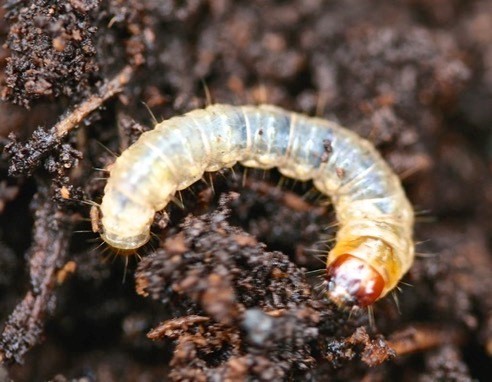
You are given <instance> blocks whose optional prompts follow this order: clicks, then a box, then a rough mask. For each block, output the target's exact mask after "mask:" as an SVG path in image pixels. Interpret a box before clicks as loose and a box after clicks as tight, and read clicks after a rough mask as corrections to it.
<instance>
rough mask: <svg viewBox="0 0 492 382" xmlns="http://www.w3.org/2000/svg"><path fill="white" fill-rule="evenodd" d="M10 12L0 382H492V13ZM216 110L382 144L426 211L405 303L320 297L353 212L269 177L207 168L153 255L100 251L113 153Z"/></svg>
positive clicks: (357, 6)
mask: <svg viewBox="0 0 492 382" xmlns="http://www.w3.org/2000/svg"><path fill="white" fill-rule="evenodd" d="M3 5H4V7H3V8H2V10H1V11H0V13H1V16H2V18H1V20H0V35H1V36H2V38H3V42H4V44H3V45H2V47H1V48H0V65H1V68H2V70H1V72H0V81H1V83H2V91H1V95H2V97H3V102H2V104H0V140H1V145H2V147H3V159H2V161H1V162H0V176H1V179H0V269H2V272H1V274H0V322H1V323H2V324H1V326H0V330H1V332H2V334H1V337H0V360H1V362H2V364H1V366H0V381H3V380H9V379H12V380H15V381H44V380H53V381H60V382H61V381H68V380H76V381H93V380H94V381H160V380H166V379H169V380H173V381H185V380H186V381H190V380H193V381H194V380H198V381H206V380H211V381H219V380H230V381H236V380H268V381H283V380H312V381H338V380H354V381H355V380H363V381H383V380H395V379H398V380H401V381H416V380H417V381H435V380H443V381H471V380H483V381H485V380H488V379H490V375H492V362H491V357H492V295H491V293H490V291H491V290H492V256H491V245H492V240H491V233H492V198H491V196H490V195H492V177H491V170H492V136H491V133H490V126H492V108H491V107H490V105H491V102H492V16H491V15H492V1H490V0H471V1H470V0H467V1H465V0H462V1H460V0H439V1H433V2H429V1H425V0H398V1H394V0H384V1H383V0H380V1H371V2H361V1H358V0H345V1H330V2H326V1H322V0H291V1H281V0H277V1H268V2H266V1H261V0H253V1H242V0H240V1H232V0H207V1H206V0H184V1H177V0H169V1H158V0H145V1H139V0H67V1H61V0H43V1H38V2H29V1H25V0H6V1H5V2H4V3H3ZM211 102H223V103H230V104H245V103H253V104H258V103H262V102H267V103H271V104H275V105H279V106H282V107H284V108H286V109H290V110H295V111H297V112H302V113H305V114H309V115H317V116H320V117H324V118H328V119H332V120H336V121H338V122H339V123H341V124H342V125H344V126H347V127H349V128H351V129H353V130H354V131H356V132H358V133H359V134H360V135H362V136H364V137H367V138H368V139H369V140H371V141H372V142H373V143H374V144H375V145H376V146H377V147H378V149H380V151H381V152H382V153H383V155H384V157H385V158H386V159H387V161H388V162H389V163H390V165H391V166H392V167H393V168H394V169H395V171H396V172H397V173H398V174H400V175H401V178H402V182H403V185H404V187H405V189H406V191H407V194H408V196H409V199H410V200H411V201H412V203H413V204H414V206H415V209H416V212H417V224H416V232H415V240H416V242H417V253H418V256H417V258H416V260H415V263H414V266H413V267H412V269H411V270H410V272H409V273H408V274H407V275H406V276H405V278H404V280H403V281H402V283H401V285H400V288H399V290H398V291H397V292H396V293H395V295H394V298H392V297H391V296H388V297H386V298H384V299H382V300H381V301H378V302H377V303H376V304H375V305H374V306H373V309H372V310H370V311H366V310H362V309H359V310H350V311H349V310H347V309H343V308H340V307H337V306H336V305H334V304H332V303H330V302H329V301H327V300H326V299H325V298H324V297H323V295H322V293H320V292H319V288H318V287H319V285H320V283H321V281H322V280H323V268H324V265H323V261H324V257H325V256H326V252H327V250H328V249H329V247H330V245H331V242H332V239H333V237H334V234H335V232H336V217H335V216H334V214H333V211H332V209H331V207H330V206H329V205H328V204H327V203H325V202H326V200H324V198H323V197H322V196H321V195H320V194H319V193H316V192H315V191H313V190H312V185H311V184H300V183H299V182H295V181H293V180H286V179H284V178H282V177H281V176H280V175H279V174H278V173H277V172H275V171H270V172H267V173H265V172H263V171H254V170H248V171H246V170H245V169H244V168H241V167H240V166H237V167H235V168H234V169H233V170H234V171H230V170H227V171H226V170H224V171H220V172H218V173H215V174H211V175H210V177H208V176H207V177H206V179H204V181H203V182H199V183H197V184H195V185H194V186H192V187H191V188H190V190H187V191H185V192H183V193H182V194H181V195H180V198H181V200H180V201H179V202H177V203H175V205H172V206H170V207H169V208H168V209H167V211H166V212H167V213H158V214H157V216H156V219H155V224H154V226H153V232H154V234H155V235H154V236H155V237H154V238H153V240H152V241H151V243H150V244H149V245H147V246H146V247H144V248H143V249H142V250H140V251H139V253H138V256H124V254H117V253H115V252H114V251H112V250H111V249H109V248H106V247H105V246H104V245H101V240H100V239H99V237H98V235H97V234H96V233H94V232H93V227H91V223H90V221H89V217H90V216H93V213H94V209H93V210H92V212H91V204H93V202H95V203H97V202H99V201H100V200H101V197H102V194H103V188H104V184H105V177H106V176H107V172H106V171H105V169H106V168H107V167H108V166H109V165H110V164H111V163H112V162H113V161H114V158H115V155H117V154H118V153H120V152H121V151H123V150H124V149H125V148H127V147H128V146H129V145H130V144H131V143H132V142H134V141H135V140H136V139H137V138H138V136H139V135H140V134H141V133H142V132H143V131H146V130H148V129H151V128H152V126H153V124H154V122H153V120H154V118H156V119H158V120H161V119H164V118H168V117H170V116H173V115H177V114H182V113H184V112H186V111H189V110H192V109H194V108H197V107H203V106H205V105H206V104H208V103H211ZM91 214H92V215H91ZM95 228H97V227H95ZM140 257H142V259H140Z"/></svg>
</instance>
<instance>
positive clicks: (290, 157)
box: [101, 105, 414, 297]
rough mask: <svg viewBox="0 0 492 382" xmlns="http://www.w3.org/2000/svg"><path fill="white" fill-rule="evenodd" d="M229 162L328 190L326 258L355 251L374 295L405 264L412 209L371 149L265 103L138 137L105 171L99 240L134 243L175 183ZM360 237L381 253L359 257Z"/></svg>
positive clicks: (225, 109)
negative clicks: (331, 236)
mask: <svg viewBox="0 0 492 382" xmlns="http://www.w3.org/2000/svg"><path fill="white" fill-rule="evenodd" d="M237 162H240V163H241V164H243V165H244V166H248V167H256V168H263V169H268V168H272V167H277V168H278V169H279V171H280V172H281V173H282V174H284V175H286V176H288V177H291V178H295V179H298V180H302V181H306V180H310V179H312V180H313V182H314V185H315V186H316V187H317V188H318V190H319V191H320V192H322V193H324V194H326V195H328V196H329V197H331V199H332V201H333V205H334V207H335V210H336V213H337V218H338V221H339V225H340V229H339V231H338V233H337V244H336V246H335V248H334V249H333V250H332V251H331V252H330V255H329V258H328V264H330V263H332V262H334V261H335V260H336V259H337V258H338V257H340V256H342V255H344V254H346V253H350V254H351V255H354V256H356V257H362V256H364V258H365V261H367V262H369V263H370V264H371V266H373V267H374V268H376V269H377V270H378V272H380V273H382V274H383V278H385V288H384V291H383V293H382V294H381V296H383V295H384V294H386V293H387V292H388V291H389V290H390V289H392V288H393V287H394V286H395V285H396V283H397V282H398V281H399V279H400V278H401V277H402V275H403V274H404V273H405V272H406V271H407V270H408V268H409V267H410V265H411V263H412V262H413V257H414V249H413V248H414V246H413V241H412V229H413V211H412V207H411V206H410V203H409V202H408V200H407V198H406V196H405V194H404V191H403V189H402V187H401V184H400V181H399V179H398V177H397V176H396V175H395V174H394V173H393V172H392V170H391V169H390V168H389V167H388V165H387V164H386V163H385V161H384V160H383V159H382V158H381V156H380V155H379V153H378V152H377V151H376V150H375V149H374V147H373V146H372V145H371V144H370V143H369V142H368V141H366V140H365V139H363V138H361V137H359V136H358V135H356V134H355V133H353V132H351V131H349V130H347V129H345V128H342V127H340V126H339V125H337V124H335V123H332V122H329V121H326V120H323V119H319V118H310V117H307V116H304V115H301V114H297V113H293V112H288V111H285V110H283V109H280V108H278V107H274V106H268V105H262V106H259V107H256V106H230V105H213V106H209V107H207V108H206V109H200V110H194V111H191V112H189V113H188V114H186V115H184V116H180V117H174V118H171V119H169V120H167V121H164V122H162V123H160V124H158V125H157V126H156V127H155V129H154V130H152V131H149V132H146V133H144V134H142V136H141V137H140V138H139V140H138V141H137V142H136V143H135V144H134V145H133V146H131V147H130V148H129V149H128V150H126V151H125V152H123V154H122V155H121V156H120V157H119V158H118V159H117V160H116V162H115V164H114V166H113V168H112V169H111V174H110V178H109V180H108V183H107V185H106V188H105V195H104V198H103V201H102V204H101V212H102V220H101V222H102V229H103V232H102V237H103V239H104V240H105V241H106V242H108V243H109V244H110V245H112V246H114V247H117V248H124V249H129V248H137V247H139V246H141V245H143V244H144V243H145V242H146V241H147V240H148V238H149V231H150V225H151V223H152V220H153V216H154V213H155V211H157V210H160V209H162V208H164V207H165V206H166V205H167V203H168V202H169V201H170V200H171V198H172V197H173V195H174V193H175V192H176V191H177V190H181V189H184V188H186V187H188V186H189V185H191V184H192V183H194V182H195V181H197V180H198V179H200V178H201V177H202V176H203V173H204V172H205V171H216V170H219V169H221V168H224V167H231V166H233V165H234V164H236V163H237ZM361 238H371V239H377V240H379V241H381V242H383V243H384V244H385V245H386V246H387V247H388V250H387V251H386V250H384V251H381V250H378V251H371V250H369V251H365V253H364V254H363V255H362V254H359V253H358V252H357V251H358V249H357V248H359V247H360V245H359V244H357V245H355V244H354V243H358V241H360V239H361ZM367 243H369V242H366V243H365V244H364V245H365V246H366V247H367V246H368V245H369V247H370V246H371V245H370V243H369V244H367ZM347 248H348V249H347ZM354 248H355V249H354ZM347 251H348V252H347ZM382 252H384V253H382ZM381 296H380V297H381Z"/></svg>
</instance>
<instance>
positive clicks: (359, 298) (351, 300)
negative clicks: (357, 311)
mask: <svg viewBox="0 0 492 382" xmlns="http://www.w3.org/2000/svg"><path fill="white" fill-rule="evenodd" d="M326 281H327V283H328V286H327V293H328V296H329V298H330V299H331V300H333V301H335V302H336V303H338V304H340V305H358V306H368V305H371V304H373V303H374V302H375V301H376V300H377V299H378V298H379V297H380V295H381V293H382V291H383V289H384V285H385V282H384V279H383V277H382V276H381V275H380V274H379V272H377V271H376V270H375V269H374V268H373V267H372V266H371V265H369V264H368V263H367V262H366V261H364V260H362V259H359V258H358V257H355V256H352V255H349V254H344V255H341V256H339V257H338V258H337V259H336V260H335V261H333V262H332V263H331V264H330V265H329V266H328V268H327V269H326Z"/></svg>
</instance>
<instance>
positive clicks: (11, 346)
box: [0, 185, 72, 363]
mask: <svg viewBox="0 0 492 382" xmlns="http://www.w3.org/2000/svg"><path fill="white" fill-rule="evenodd" d="M53 192H54V191H53V189H52V188H50V187H49V186H46V185H41V186H40V188H39V192H38V194H37V199H38V200H37V203H38V206H39V207H38V208H37V211H36V216H35V224H34V232H33V238H34V244H33V245H32V246H31V248H30V250H29V259H30V260H29V273H30V279H31V288H30V290H29V291H28V292H27V293H26V296H25V297H24V299H23V300H22V301H21V302H20V303H19V304H18V305H17V307H16V308H15V309H14V311H13V312H12V314H11V315H10V317H9V318H8V320H7V323H6V324H5V328H4V330H3V333H2V335H1V337H0V362H5V361H8V360H9V361H10V360H15V361H16V362H19V363H20V362H22V360H23V357H24V354H25V353H26V352H27V351H28V350H29V349H30V348H32V347H33V346H34V345H36V344H37V343H39V342H40V339H41V334H42V331H43V326H44V322H45V320H46V318H47V317H48V316H49V315H50V314H51V313H52V312H53V310H54V308H55V303H56V301H55V294H54V290H55V287H56V286H57V278H56V272H57V270H59V269H60V268H62V267H63V265H64V263H65V259H66V255H67V250H68V244H69V239H70V235H71V231H72V219H71V217H70V216H69V215H66V214H64V213H62V212H61V211H59V210H58V208H57V205H56V204H55V203H54V202H53V201H52V198H53Z"/></svg>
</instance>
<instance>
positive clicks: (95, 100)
mask: <svg viewBox="0 0 492 382" xmlns="http://www.w3.org/2000/svg"><path fill="white" fill-rule="evenodd" d="M132 74H133V68H132V67H131V66H130V65H127V66H125V67H124V68H123V69H122V70H121V71H120V72H119V73H118V74H117V75H116V76H115V77H114V78H113V79H111V80H110V81H109V82H107V83H106V84H105V85H103V86H102V87H101V89H100V91H99V93H98V94H93V95H91V96H90V97H89V98H87V99H86V100H85V101H83V102H82V103H81V104H80V105H78V106H77V107H75V109H73V110H72V111H71V112H70V113H69V114H68V115H67V116H66V117H64V118H63V119H62V120H61V121H59V122H58V123H57V124H56V125H55V126H53V131H54V132H55V133H56V136H57V137H58V138H63V137H64V136H65V135H67V134H68V132H69V131H70V130H72V129H73V128H74V127H76V126H77V125H78V124H80V122H82V121H83V119H84V118H86V117H87V116H88V115H89V114H90V113H92V112H93V111H94V110H96V109H97V108H99V107H101V105H102V104H103V103H104V102H105V101H107V100H108V99H109V98H111V97H113V96H114V95H116V94H118V93H120V92H121V91H122V90H123V88H124V87H125V85H126V84H128V82H129V81H130V79H131V77H132Z"/></svg>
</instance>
